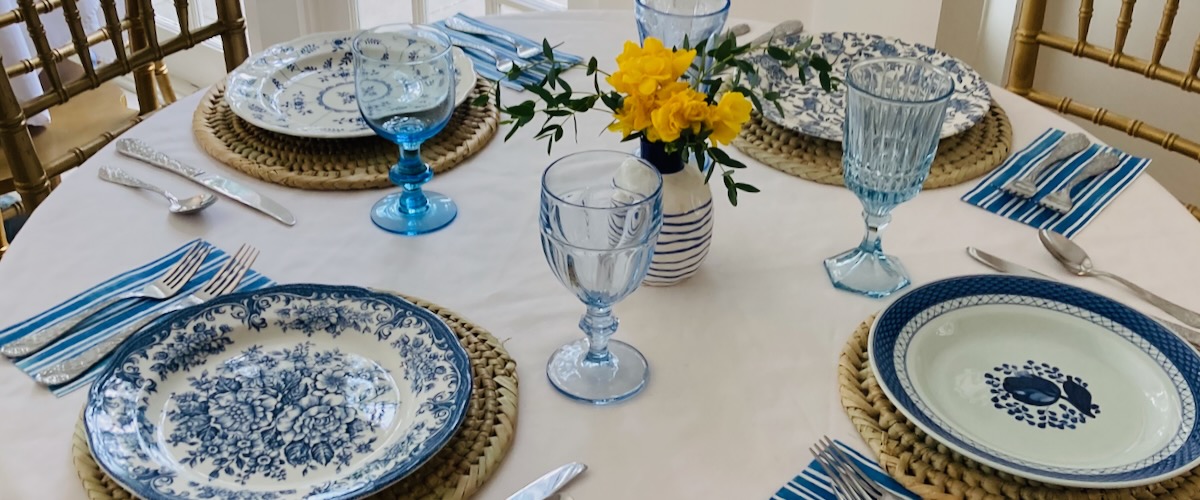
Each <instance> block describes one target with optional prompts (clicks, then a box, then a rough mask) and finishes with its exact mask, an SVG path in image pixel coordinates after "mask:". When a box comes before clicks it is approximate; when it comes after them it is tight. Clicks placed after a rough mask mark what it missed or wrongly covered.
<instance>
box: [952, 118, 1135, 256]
mask: <svg viewBox="0 0 1200 500" xmlns="http://www.w3.org/2000/svg"><path fill="white" fill-rule="evenodd" d="M1064 135H1066V134H1065V133H1064V132H1063V131H1062V130H1058V129H1050V130H1047V131H1046V132H1044V133H1042V135H1041V136H1039V137H1038V138H1037V140H1035V141H1033V143H1032V144H1030V145H1028V146H1026V147H1025V149H1022V150H1020V151H1017V152H1016V153H1015V154H1013V155H1012V156H1009V157H1008V159H1007V160H1005V161H1004V164H1003V165H1000V168H997V169H996V170H994V171H992V173H991V174H989V175H988V176H987V177H986V178H984V179H983V181H982V182H980V183H979V185H978V186H975V188H974V189H972V190H971V191H970V192H968V193H967V194H966V195H964V196H963V197H962V199H963V201H965V202H967V203H970V204H972V205H975V206H978V207H980V208H983V209H984V210H987V211H989V212H992V213H995V214H999V215H1002V216H1004V217H1008V218H1009V219H1012V220H1015V221H1017V222H1021V223H1024V224H1028V225H1030V226H1033V227H1035V228H1038V229H1050V230H1051V231H1054V232H1057V233H1062V234H1063V235H1065V236H1066V237H1068V238H1070V237H1071V236H1074V235H1075V233H1078V232H1079V231H1081V230H1082V229H1083V228H1084V227H1086V226H1087V224H1088V223H1089V222H1091V220H1092V218H1094V217H1095V216H1096V214H1098V213H1100V211H1101V210H1104V207H1106V206H1108V204H1109V203H1110V202H1112V200H1113V198H1116V196H1117V195H1118V194H1121V191H1124V190H1125V188H1126V187H1128V186H1129V184H1130V183H1132V182H1133V180H1134V179H1136V178H1137V176H1138V175H1139V174H1141V173H1142V171H1144V170H1146V166H1147V165H1149V164H1150V159H1148V158H1138V157H1136V156H1132V155H1128V154H1124V153H1122V154H1121V163H1120V164H1118V165H1117V168H1114V169H1112V170H1109V171H1108V173H1106V174H1103V175H1099V176H1096V177H1093V178H1091V179H1090V180H1087V181H1084V182H1082V183H1080V184H1079V185H1077V186H1075V189H1073V190H1072V191H1071V194H1072V199H1074V200H1075V207H1074V208H1072V209H1071V211H1070V212H1067V213H1065V214H1061V213H1058V212H1055V211H1053V210H1050V209H1048V208H1043V207H1042V206H1040V205H1038V204H1037V201H1038V200H1040V199H1041V198H1042V197H1043V196H1046V195H1048V194H1050V193H1052V192H1054V191H1056V190H1058V189H1059V188H1061V187H1062V186H1063V185H1064V184H1066V183H1067V182H1068V181H1070V179H1071V177H1072V176H1073V175H1074V174H1075V172H1077V171H1079V170H1080V169H1082V168H1083V167H1084V165H1085V164H1087V162H1088V161H1089V160H1091V159H1092V157H1094V156H1096V155H1097V154H1099V153H1101V152H1103V151H1106V150H1109V149H1112V148H1107V147H1104V146H1100V145H1098V144H1093V145H1091V147H1089V148H1087V149H1085V150H1083V152H1081V153H1079V154H1077V155H1075V156H1072V157H1071V158H1068V159H1067V160H1066V161H1065V162H1063V163H1062V164H1060V165H1057V166H1054V167H1051V170H1049V171H1048V172H1046V173H1043V174H1042V179H1041V180H1039V181H1038V183H1037V186H1038V192H1037V195H1035V196H1034V197H1033V198H1022V197H1020V196H1015V195H1012V194H1009V193H1006V192H1004V191H1002V190H1001V189H1000V187H1001V186H1003V185H1005V184H1006V183H1008V182H1009V180H1011V179H1014V178H1016V177H1018V176H1020V175H1024V174H1025V172H1027V171H1028V170H1029V169H1031V168H1033V165H1034V164H1036V163H1037V162H1038V160H1040V159H1042V158H1044V157H1045V156H1046V155H1048V154H1049V153H1050V151H1051V150H1053V149H1054V146H1055V145H1056V144H1058V143H1059V141H1061V140H1062V137H1063V136H1064Z"/></svg>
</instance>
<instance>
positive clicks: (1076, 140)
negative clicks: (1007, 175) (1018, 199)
mask: <svg viewBox="0 0 1200 500" xmlns="http://www.w3.org/2000/svg"><path fill="white" fill-rule="evenodd" d="M1087 147H1088V140H1087V137H1084V135H1083V134H1080V133H1078V132H1076V133H1073V134H1067V135H1066V137H1063V138H1062V140H1061V141H1058V144H1056V145H1055V146H1054V149H1052V150H1050V154H1048V155H1046V156H1045V157H1043V158H1042V161H1040V162H1038V164H1037V165H1034V167H1033V168H1031V169H1029V171H1028V172H1025V175H1022V176H1021V178H1020V179H1016V180H1014V181H1012V182H1009V183H1007V184H1005V185H1003V186H1000V189H1002V190H1004V191H1006V192H1008V193H1009V194H1014V195H1017V196H1022V197H1025V198H1029V197H1032V196H1033V195H1035V194H1037V191H1038V187H1037V179H1038V177H1040V176H1041V175H1042V172H1045V171H1046V170H1047V169H1049V168H1050V166H1051V165H1054V164H1056V163H1058V162H1060V161H1063V160H1065V159H1067V158H1069V157H1071V156H1074V155H1075V153H1078V152H1080V151H1083V150H1084V149H1087Z"/></svg>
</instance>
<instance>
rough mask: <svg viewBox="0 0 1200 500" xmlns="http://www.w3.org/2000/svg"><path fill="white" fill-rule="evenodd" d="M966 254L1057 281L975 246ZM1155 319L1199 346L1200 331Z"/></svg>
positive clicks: (1004, 269) (991, 264) (994, 266)
mask: <svg viewBox="0 0 1200 500" xmlns="http://www.w3.org/2000/svg"><path fill="white" fill-rule="evenodd" d="M967 254H968V255H970V256H971V258H973V259H975V260H976V261H978V262H979V263H981V264H983V265H985V266H988V267H990V268H992V269H995V270H997V271H1000V272H1002V273H1007V274H1013V275H1017V276H1025V277H1027V278H1040V279H1044V280H1050V281H1058V280H1056V279H1054V278H1051V277H1049V276H1047V275H1045V274H1042V273H1039V272H1037V271H1034V270H1033V269H1030V268H1028V267H1025V266H1022V265H1020V264H1017V263H1015V262H1011V261H1007V260H1004V259H1002V258H1000V257H997V256H995V255H992V254H990V253H987V252H985V251H983V250H980V249H978V248H975V247H967ZM1153 318H1154V320H1155V321H1158V322H1159V323H1162V324H1163V326H1165V327H1167V329H1168V330H1171V331H1172V332H1175V334H1176V335H1179V336H1180V337H1183V339H1184V340H1186V341H1187V342H1190V343H1192V344H1194V345H1196V346H1197V347H1200V331H1196V330H1193V329H1192V328H1190V327H1187V326H1184V325H1181V324H1179V323H1176V322H1174V321H1170V320H1165V319H1162V318H1159V317H1153Z"/></svg>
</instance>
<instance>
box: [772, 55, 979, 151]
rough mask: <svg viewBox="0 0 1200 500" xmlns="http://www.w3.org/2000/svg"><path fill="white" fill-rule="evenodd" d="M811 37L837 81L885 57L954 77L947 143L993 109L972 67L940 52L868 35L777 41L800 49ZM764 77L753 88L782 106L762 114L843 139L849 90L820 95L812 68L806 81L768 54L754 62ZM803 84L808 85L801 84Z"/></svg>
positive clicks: (787, 124)
mask: <svg viewBox="0 0 1200 500" xmlns="http://www.w3.org/2000/svg"><path fill="white" fill-rule="evenodd" d="M809 37H812V45H811V48H810V50H811V53H812V54H814V55H820V56H822V57H824V58H825V59H826V60H828V61H829V62H830V63H831V64H832V65H833V71H832V72H831V73H832V74H833V75H834V76H837V77H839V78H842V79H843V80H844V79H845V78H844V76H845V74H846V72H847V71H848V70H849V69H850V66H852V65H854V63H856V62H859V61H863V60H866V59H875V58H880V57H909V58H915V59H920V60H922V61H925V62H928V63H930V64H933V65H934V66H938V67H940V68H942V69H944V70H946V71H948V72H950V74H951V76H953V78H954V95H952V96H951V97H950V101H949V103H948V104H947V109H946V121H945V123H944V124H943V125H942V134H941V137H942V138H943V139H944V138H946V137H950V136H952V135H955V134H958V133H960V132H963V131H965V130H967V129H969V128H971V127H972V126H974V125H975V124H976V123H979V120H981V119H983V117H984V116H985V115H987V112H988V109H990V108H991V105H992V95H991V92H990V91H989V90H988V86H987V82H986V81H984V79H983V77H982V76H980V75H979V73H976V72H975V70H974V69H972V68H971V67H970V66H969V65H968V64H967V63H964V62H962V61H961V60H959V59H957V58H955V57H953V56H951V55H949V54H946V53H945V52H942V51H940V50H937V49H934V48H932V47H928V46H925V45H922V44H919V43H910V42H905V41H903V40H898V39H895V38H886V37H882V36H879V35H872V34H869V33H818V34H815V35H814V34H811V33H800V34H796V35H792V36H788V37H784V38H781V39H778V40H775V41H773V42H772V44H773V45H776V46H781V47H795V46H799V45H801V44H803V43H806V40H808V39H809ZM753 61H754V64H755V66H757V67H758V68H759V69H760V73H761V77H754V78H752V79H751V81H750V83H751V84H752V85H756V86H759V87H762V89H763V90H764V91H775V92H778V93H779V96H780V97H779V105H780V107H782V108H783V109H782V110H779V109H776V108H775V106H770V105H766V106H763V113H764V114H765V115H766V118H767V119H768V120H770V121H771V122H773V123H776V124H778V125H781V126H783V127H785V128H788V129H791V130H794V131H796V132H799V133H801V134H804V135H809V136H813V137H819V138H821V139H827V140H830V141H839V142H840V141H841V140H842V127H843V122H845V117H846V98H845V96H846V91H845V89H844V87H839V89H838V90H835V91H833V92H825V91H824V90H821V86H820V85H818V84H817V78H816V73H815V72H814V71H812V69H811V68H809V69H808V70H807V71H806V73H805V75H804V78H803V79H802V78H801V75H800V74H799V72H797V71H795V70H794V69H793V68H784V67H783V66H782V65H780V64H779V61H776V60H775V59H774V58H772V57H770V56H768V55H766V54H763V55H760V56H758V57H757V58H755V59H754V60H753ZM802 80H803V81H802Z"/></svg>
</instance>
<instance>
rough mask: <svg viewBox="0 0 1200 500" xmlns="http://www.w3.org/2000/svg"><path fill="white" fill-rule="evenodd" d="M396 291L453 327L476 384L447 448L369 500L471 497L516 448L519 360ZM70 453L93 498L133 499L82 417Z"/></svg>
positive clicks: (444, 313)
mask: <svg viewBox="0 0 1200 500" xmlns="http://www.w3.org/2000/svg"><path fill="white" fill-rule="evenodd" d="M397 295H398V296H400V297H403V298H404V299H406V300H408V301H410V302H412V303H414V304H417V305H419V306H421V307H424V308H426V309H428V310H430V311H431V312H433V313H434V314H437V315H438V316H441V317H442V319H443V320H445V321H446V324H447V325H450V328H451V329H452V330H454V333H455V334H457V335H458V338H459V341H460V342H461V343H462V345H463V347H464V348H466V350H467V356H468V357H469V358H470V360H471V374H472V376H473V379H472V382H473V383H474V386H473V387H472V390H471V399H470V402H468V403H467V415H466V418H464V419H463V423H462V426H461V427H460V428H459V429H458V432H457V433H456V434H455V435H454V437H452V438H450V441H449V442H448V443H446V446H445V447H444V448H442V450H441V451H440V452H438V454H437V455H434V457H433V458H431V459H430V460H429V462H427V463H426V464H425V465H423V466H421V468H420V469H417V470H416V471H415V472H413V473H412V475H410V476H408V477H406V478H404V479H403V480H401V481H400V482H398V483H396V484H394V485H392V486H391V487H389V488H387V489H386V490H384V491H382V492H379V493H377V494H375V495H373V496H371V497H370V498H373V499H380V500H393V499H394V500H400V499H422V500H426V499H428V500H433V499H447V500H448V499H463V498H469V497H470V496H471V495H473V494H475V492H477V491H479V488H480V487H482V486H483V483H484V482H485V481H487V479H488V478H489V477H491V475H492V474H493V473H495V471H496V468H497V467H499V466H500V462H501V461H502V460H504V456H505V455H506V454H507V453H508V450H509V448H511V447H512V441H513V433H514V431H515V430H516V426H517V364H516V362H514V361H513V360H512V358H510V357H509V356H508V352H507V351H505V350H504V346H503V345H501V344H500V341H499V340H497V339H496V337H493V336H492V334H491V333H488V331H487V330H484V329H483V328H480V327H478V326H476V325H474V324H473V323H471V322H470V321H467V320H466V319H464V318H462V317H461V316H459V315H458V314H456V313H454V312H453V311H450V310H448V309H445V308H443V307H441V306H438V305H436V304H431V303H429V302H425V301H423V300H420V299H414V298H412V297H407V296H404V295H399V294H397ZM71 456H72V458H73V460H74V462H75V469H76V472H78V473H79V479H80V480H82V481H83V487H84V489H85V490H86V491H87V495H88V498H89V499H91V500H111V499H129V498H133V497H132V495H130V494H129V492H127V491H125V490H124V489H121V487H120V486H118V485H117V483H116V482H114V481H113V480H112V479H111V478H109V477H108V475H107V474H105V473H104V471H103V470H102V469H101V468H100V466H99V465H98V464H97V463H96V460H95V459H94V458H92V454H91V452H90V451H89V450H88V442H87V435H86V433H85V432H84V428H83V419H82V418H80V420H79V424H78V425H76V426H75V436H74V438H73V440H72V443H71Z"/></svg>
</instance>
